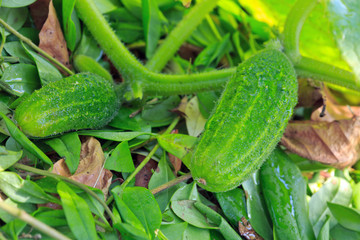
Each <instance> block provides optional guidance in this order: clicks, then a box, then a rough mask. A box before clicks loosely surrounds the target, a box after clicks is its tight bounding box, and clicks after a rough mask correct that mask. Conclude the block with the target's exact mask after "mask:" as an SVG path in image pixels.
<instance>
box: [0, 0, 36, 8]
mask: <svg viewBox="0 0 360 240" xmlns="http://www.w3.org/2000/svg"><path fill="white" fill-rule="evenodd" d="M35 1H36V0H2V3H1V6H2V7H7V8H19V7H25V6H28V5H30V4H32V3H33V2H35Z"/></svg>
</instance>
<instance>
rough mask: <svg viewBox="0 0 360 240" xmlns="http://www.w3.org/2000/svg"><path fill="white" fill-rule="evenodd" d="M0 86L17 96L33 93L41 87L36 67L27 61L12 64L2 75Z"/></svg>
mask: <svg viewBox="0 0 360 240" xmlns="http://www.w3.org/2000/svg"><path fill="white" fill-rule="evenodd" d="M0 87H1V88H2V89H4V90H5V91H7V92H8V93H10V94H13V95H15V96H22V95H23V94H24V93H28V94H31V93H32V92H33V91H34V90H35V89H38V88H39V87H40V80H39V76H38V74H37V70H36V67H35V66H34V65H30V64H25V63H19V64H13V65H10V66H9V67H7V68H6V69H5V71H4V74H3V75H2V77H1V84H0Z"/></svg>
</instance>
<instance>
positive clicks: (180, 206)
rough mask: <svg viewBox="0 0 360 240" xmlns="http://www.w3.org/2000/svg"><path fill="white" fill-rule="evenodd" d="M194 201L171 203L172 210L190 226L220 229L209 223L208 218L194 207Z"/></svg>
mask: <svg viewBox="0 0 360 240" xmlns="http://www.w3.org/2000/svg"><path fill="white" fill-rule="evenodd" d="M195 202H196V201H194V200H180V201H171V209H172V210H173V211H174V213H175V214H176V216H178V217H179V218H181V219H182V220H184V221H185V222H188V223H189V224H191V225H193V226H195V227H198V228H205V229H218V227H217V226H216V225H214V223H209V221H208V220H207V218H206V217H205V216H204V215H203V214H202V213H201V212H200V211H199V210H197V208H196V207H195V206H194V203H195Z"/></svg>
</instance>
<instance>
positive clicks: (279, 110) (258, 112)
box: [190, 49, 298, 192]
mask: <svg viewBox="0 0 360 240" xmlns="http://www.w3.org/2000/svg"><path fill="white" fill-rule="evenodd" d="M297 86H298V85H297V79H296V73H295V71H294V68H293V66H292V64H291V62H290V60H289V59H288V58H287V57H286V56H285V55H284V54H283V53H282V52H280V51H278V50H275V49H268V50H263V51H261V52H259V53H258V54H256V55H255V56H253V57H251V58H249V59H248V60H247V61H245V62H244V63H242V64H241V65H239V67H238V68H237V71H236V73H235V74H234V76H233V77H232V78H231V79H230V80H229V81H228V83H227V85H226V87H225V89H224V91H223V93H222V96H221V98H220V99H219V102H218V103H217V106H216V108H215V110H214V111H213V114H212V116H211V117H210V118H209V120H208V121H207V123H206V126H205V130H204V133H203V134H202V136H201V138H200V140H199V143H198V144H197V146H196V148H195V152H194V154H193V156H192V159H191V166H190V169H191V173H192V176H193V178H194V179H195V180H196V181H197V182H198V184H199V185H200V186H201V187H203V188H204V189H206V190H208V191H212V192H224V191H228V190H231V189H233V188H235V187H237V186H238V185H239V184H240V183H241V182H242V181H244V180H246V178H247V177H248V176H250V174H251V173H253V172H254V171H255V170H257V169H258V168H260V166H261V165H262V163H263V161H264V160H265V159H266V158H267V157H268V156H269V154H270V153H271V152H272V151H273V150H274V148H275V146H276V144H277V143H278V141H279V140H280V138H281V136H282V134H283V131H284V129H285V126H286V124H287V122H288V120H289V118H290V117H291V115H292V110H293V108H294V107H295V105H296V103H297Z"/></svg>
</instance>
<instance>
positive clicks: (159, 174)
mask: <svg viewBox="0 0 360 240" xmlns="http://www.w3.org/2000/svg"><path fill="white" fill-rule="evenodd" d="M173 179H175V175H174V173H173V172H172V170H171V168H170V166H169V164H168V161H167V159H166V155H165V152H164V154H163V156H162V158H161V159H160V162H159V164H158V167H157V169H156V170H155V172H154V173H153V175H152V176H151V178H150V181H149V190H152V189H154V188H156V187H158V186H160V185H162V184H165V183H167V182H169V181H171V180H173ZM176 189H177V186H172V187H171V188H168V189H165V190H164V191H161V192H160V193H157V194H156V195H155V199H156V201H157V202H158V204H159V207H160V210H161V212H163V211H164V210H165V208H166V206H167V205H168V203H169V202H170V199H171V197H172V195H173V194H174V192H175V191H176Z"/></svg>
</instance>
